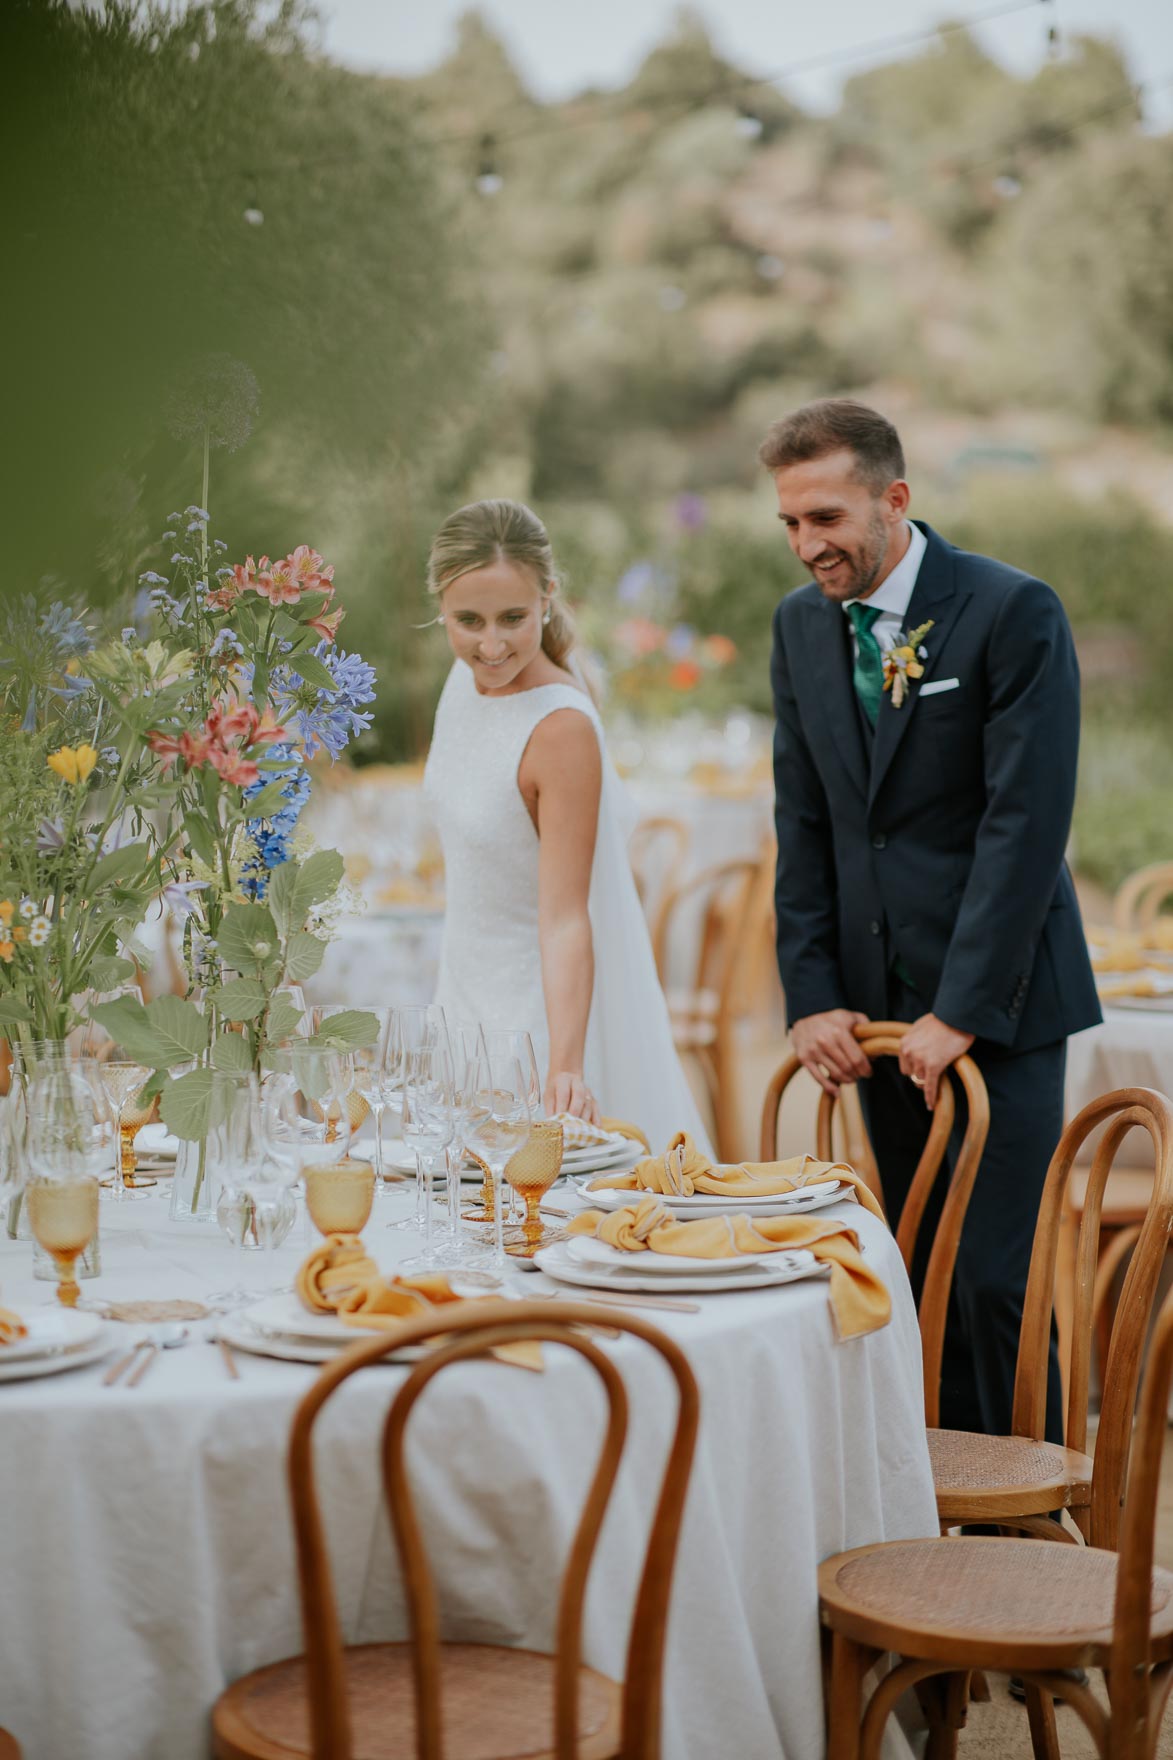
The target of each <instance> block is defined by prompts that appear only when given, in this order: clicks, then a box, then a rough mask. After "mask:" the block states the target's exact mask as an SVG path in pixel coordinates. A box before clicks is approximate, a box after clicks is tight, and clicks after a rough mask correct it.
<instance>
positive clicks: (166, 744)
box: [147, 733, 208, 770]
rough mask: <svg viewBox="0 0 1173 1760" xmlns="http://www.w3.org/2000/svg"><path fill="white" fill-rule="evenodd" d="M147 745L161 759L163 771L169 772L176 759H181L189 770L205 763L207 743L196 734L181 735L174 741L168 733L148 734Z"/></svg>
mask: <svg viewBox="0 0 1173 1760" xmlns="http://www.w3.org/2000/svg"><path fill="white" fill-rule="evenodd" d="M147 744H148V745H149V746H150V748H151V750H152V751H153V752H154V754H155V756H156V757H157V758H162V760H163V768H164V769H165V770H170V768H171V766H172V764H174V762H175V760H176V758H182V759H183V761H184V763H185V764H186V766H187V768H188V769H189V770H195V769H196V768H197V767H198V766H199V765H200V764H204V763H206V762H207V758H208V742H207V740H206V739H203V738H201V737H200V736H199V735H198V734H193V733H181V734H180V736H179V738H178V739H176V738H175V737H174V736H173V735H172V734H169V733H148V735H147Z"/></svg>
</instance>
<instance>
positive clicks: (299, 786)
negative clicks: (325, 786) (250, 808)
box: [242, 744, 311, 899]
mask: <svg viewBox="0 0 1173 1760" xmlns="http://www.w3.org/2000/svg"><path fill="white" fill-rule="evenodd" d="M269 757H270V759H272V760H273V761H274V762H279V763H281V764H282V765H284V768H283V769H280V770H266V771H263V772H262V774H261V777H260V780H259V781H257V782H253V783H250V784H249V786H248V787H247V788H246V789H245V790H244V798H245V800H246V801H247V800H253V799H255V798H256V796H257V795H259V794H260V792H261V790H262V789H263V788H267V787H268V786H269V784H270V783H271V782H276V781H278V780H282V779H283V782H284V786H283V787H282V790H281V794H282V805H281V806H280V807H279V808H278V809H277V811H276V812H275V813H271V814H270V815H269V817H268V818H267V819H250V820H249V822H248V833H249V836H250V837H251V839H252V842H253V847H254V850H255V852H256V853H255V855H252V856H250V857H249V859H248V861H247V862H246V863H245V864H244V869H243V873H242V885H243V889H244V892H245V893H246V895H247V896H248V897H249V898H252V899H258V898H264V896H265V894H266V892H267V891H268V889H269V875H270V874H271V873H272V871H273V869H274V868H279V867H280V866H281V864H282V863H283V862H287V861H288V860H289V857H290V854H291V853H292V849H291V846H292V839H293V833H294V830H295V829H296V827H297V821H298V819H299V818H300V817H301V814H302V811H303V809H304V807H305V804H306V802H307V801H308V800H309V798H310V788H311V784H310V779H309V774H308V772H307V770H306V767H305V759H304V758H303V756H302V754H301V753H300V752H299V751H298V750H297V748H296V747H295V746H291V745H287V744H281V745H274V746H271V747H270V749H269Z"/></svg>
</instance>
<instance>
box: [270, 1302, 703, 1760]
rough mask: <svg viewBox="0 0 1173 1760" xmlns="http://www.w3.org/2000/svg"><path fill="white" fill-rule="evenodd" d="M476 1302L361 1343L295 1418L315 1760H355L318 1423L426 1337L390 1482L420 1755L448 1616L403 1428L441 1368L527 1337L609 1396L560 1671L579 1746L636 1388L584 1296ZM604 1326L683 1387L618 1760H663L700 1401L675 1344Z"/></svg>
mask: <svg viewBox="0 0 1173 1760" xmlns="http://www.w3.org/2000/svg"><path fill="white" fill-rule="evenodd" d="M502 1307H503V1304H502V1303H501V1302H500V1301H476V1302H467V1303H462V1304H459V1305H455V1306H454V1308H453V1309H445V1308H440V1309H434V1310H433V1311H432V1312H430V1313H428V1314H421V1315H420V1316H419V1318H418V1319H416V1318H413V1319H411V1320H406V1321H404V1322H403V1324H402V1325H401V1326H398V1327H397V1328H396V1329H395V1331H394V1332H393V1333H386V1334H382V1335H380V1336H379V1337H378V1338H375V1339H372V1340H370V1341H369V1342H363V1343H361V1344H358V1345H356V1346H355V1347H354V1348H353V1349H351V1350H348V1351H346V1352H345V1353H344V1354H343V1355H342V1356H341V1357H339V1358H337V1359H336V1360H335V1361H334V1362H333V1363H331V1364H329V1365H328V1366H327V1367H326V1368H325V1369H324V1370H323V1371H322V1373H321V1375H319V1377H318V1379H317V1381H316V1382H315V1383H314V1385H313V1387H312V1388H311V1389H310V1391H309V1393H308V1394H307V1395H306V1396H305V1398H304V1399H303V1400H302V1402H301V1404H300V1406H299V1407H298V1409H297V1412H296V1414H295V1415H294V1420H293V1429H292V1432H291V1435H290V1441H289V1457H288V1472H289V1483H290V1492H291V1496H292V1501H293V1521H294V1532H295V1535H296V1539H297V1560H298V1579H299V1586H300V1592H301V1609H302V1621H303V1625H304V1631H305V1656H306V1677H307V1682H308V1687H309V1701H310V1728H311V1732H312V1740H313V1754H314V1760H352V1743H351V1727H350V1716H349V1708H348V1704H347V1696H346V1676H345V1669H344V1661H343V1645H342V1635H341V1631H340V1628H339V1624H338V1612H337V1606H336V1602H335V1597H334V1590H333V1582H332V1577H331V1572H330V1564H329V1559H328V1556H327V1552H326V1545H325V1536H324V1532H323V1526H322V1517H321V1511H320V1507H319V1503H318V1496H317V1490H316V1486H315V1475H314V1458H313V1428H314V1423H315V1421H316V1419H317V1417H318V1414H319V1412H320V1411H321V1409H322V1407H323V1406H324V1405H325V1403H326V1401H327V1400H328V1399H329V1397H330V1395H331V1394H332V1393H334V1392H335V1390H336V1389H337V1388H338V1387H340V1386H341V1384H342V1383H343V1382H344V1381H346V1380H348V1379H349V1378H350V1376H351V1375H354V1374H357V1372H358V1371H359V1370H360V1369H365V1368H367V1367H368V1366H369V1365H370V1364H372V1363H377V1362H379V1361H380V1359H381V1358H383V1357H385V1356H386V1355H387V1354H388V1353H389V1352H390V1351H395V1350H400V1349H402V1348H403V1346H404V1345H407V1344H415V1343H419V1342H421V1341H422V1340H424V1339H428V1340H436V1339H439V1340H440V1343H439V1344H438V1345H437V1346H436V1348H435V1349H434V1350H432V1351H430V1352H429V1354H428V1355H427V1356H426V1357H425V1358H424V1359H423V1361H421V1362H419V1363H417V1364H416V1365H415V1366H414V1367H413V1368H412V1369H411V1370H410V1372H409V1373H408V1375H407V1377H406V1379H405V1381H404V1382H403V1385H402V1386H401V1387H400V1389H399V1391H398V1392H397V1394H396V1395H395V1398H394V1399H393V1401H392V1402H391V1407H390V1410H389V1412H388V1414H387V1420H386V1423H385V1425H384V1430H383V1448H382V1461H383V1484H384V1491H385V1495H386V1498H387V1504H388V1509H389V1512H390V1516H391V1525H392V1529H393V1531H394V1534H395V1540H396V1544H397V1547H398V1551H399V1558H400V1563H401V1566H402V1570H403V1576H404V1584H405V1589H406V1597H407V1605H408V1612H409V1617H410V1622H411V1635H412V1640H413V1645H414V1658H413V1661H414V1673H415V1701H416V1730H417V1737H416V1741H417V1754H418V1756H419V1760H442V1756H443V1739H442V1733H441V1731H442V1712H441V1705H440V1636H439V1631H440V1616H439V1602H438V1598H437V1594H436V1584H435V1578H434V1576H433V1574H432V1570H431V1566H430V1564H429V1562H428V1558H427V1554H426V1552H425V1549H424V1544H423V1538H422V1535H421V1532H420V1525H419V1520H418V1517H417V1515H416V1509H415V1499H414V1497H413V1495H412V1491H411V1486H410V1483H409V1481H408V1476H407V1468H406V1463H405V1458H404V1436H405V1431H406V1427H407V1422H408V1419H409V1417H410V1416H411V1412H412V1410H413V1408H414V1406H415V1403H416V1401H417V1400H418V1399H419V1397H420V1395H421V1394H422V1393H423V1391H424V1389H425V1388H426V1387H427V1386H428V1385H429V1383H430V1382H431V1381H433V1380H434V1379H435V1377H436V1376H437V1375H439V1374H440V1373H441V1372H442V1371H443V1370H444V1369H446V1368H448V1367H449V1366H450V1365H451V1364H453V1363H459V1362H465V1361H467V1360H468V1359H469V1358H470V1357H480V1356H484V1355H485V1353H486V1352H488V1351H490V1350H492V1349H494V1348H495V1347H497V1346H499V1345H504V1344H516V1343H519V1342H521V1341H523V1340H539V1341H541V1342H542V1343H546V1344H561V1345H565V1346H567V1348H568V1349H570V1350H573V1351H577V1352H578V1354H579V1356H581V1357H584V1358H585V1359H586V1361H587V1362H588V1363H590V1365H591V1367H592V1368H593V1369H594V1370H595V1372H596V1373H597V1375H598V1376H599V1379H600V1380H601V1381H602V1383H603V1389H604V1392H605V1394H606V1399H607V1420H606V1427H605V1430H604V1435H603V1442H602V1447H601V1449H600V1451H599V1456H598V1460H597V1462H596V1465H595V1471H594V1475H593V1477H592V1479H591V1483H590V1487H589V1490H588V1492H587V1496H586V1501H585V1503H584V1505H583V1509H582V1515H581V1517H580V1519H579V1523H578V1527H577V1529H576V1531H575V1534H574V1538H573V1540H572V1542H571V1546H570V1552H569V1556H568V1559H567V1563H566V1568H565V1572H564V1574H563V1578H562V1588H561V1593H560V1596H559V1602H558V1615H557V1647H556V1656H555V1677H554V1724H555V1727H554V1732H553V1745H552V1752H553V1754H554V1755H555V1756H556V1760H574V1756H575V1754H576V1752H577V1738H576V1731H577V1727H578V1724H577V1699H578V1687H579V1668H580V1666H581V1662H582V1619H583V1603H584V1600H585V1596H586V1585H587V1577H588V1574H589V1571H590V1567H591V1561H592V1559H593V1557H594V1552H595V1547H596V1545H597V1543H598V1538H599V1531H600V1529H601V1527H602V1524H603V1518H604V1516H605V1514H606V1510H607V1505H608V1502H609V1499H610V1496H611V1492H612V1489H613V1488H614V1484H615V1478H616V1474H617V1472H618V1470H619V1463H620V1460H621V1458H622V1455H623V1449H624V1444H625V1441H626V1435H627V1393H626V1389H625V1388H624V1385H623V1379H622V1377H621V1376H620V1374H619V1371H618V1369H617V1368H616V1367H615V1364H614V1363H613V1362H612V1360H611V1358H610V1357H609V1356H607V1355H606V1354H605V1353H604V1352H603V1351H601V1350H600V1349H599V1347H598V1345H597V1344H596V1343H594V1341H593V1340H592V1339H591V1338H590V1337H589V1336H588V1335H587V1332H586V1331H584V1330H583V1329H584V1328H596V1329H597V1328H598V1326H599V1324H600V1320H599V1310H598V1308H597V1307H590V1306H589V1305H588V1304H587V1303H585V1302H563V1301H557V1302H542V1301H533V1302H511V1303H510V1304H509V1311H508V1317H507V1318H506V1317H503V1315H502ZM606 1325H607V1326H608V1327H609V1328H613V1329H614V1330H616V1331H619V1332H625V1333H631V1334H632V1335H633V1336H634V1337H636V1338H640V1339H643V1340H644V1342H645V1343H647V1344H649V1345H650V1346H651V1347H652V1348H653V1350H655V1351H657V1352H658V1353H659V1355H660V1356H661V1357H662V1358H663V1360H664V1362H665V1363H666V1364H667V1366H668V1369H669V1371H670V1373H671V1374H672V1376H673V1379H674V1380H675V1382H676V1389H677V1396H678V1407H677V1417H676V1427H675V1430H674V1432H673V1435H672V1439H671V1443H670V1445H669V1449H668V1454H667V1460H666V1464H665V1467H664V1472H663V1476H662V1478H661V1482H660V1490H659V1496H658V1498H657V1500H656V1505H655V1509H654V1512H653V1515H652V1522H651V1529H650V1532H649V1537H648V1544H647V1550H646V1552H645V1554H644V1564H643V1571H642V1573H641V1576H640V1581H639V1588H638V1590H637V1592H636V1599H635V1608H634V1613H633V1617H632V1623H631V1633H630V1637H629V1640H628V1646H627V1662H626V1669H625V1674H624V1687H623V1710H622V1743H623V1746H622V1755H623V1760H657V1756H658V1755H659V1751H660V1717H661V1676H662V1672H663V1661H664V1635H665V1628H666V1625H667V1618H668V1602H669V1597H670V1594H671V1587H672V1573H673V1569H674V1566H675V1560H676V1546H677V1540H678V1538H679V1534H680V1522H681V1516H682V1514H683V1510H684V1499H685V1494H686V1492H687V1490H688V1480H689V1474H690V1472H691V1469H692V1457H693V1451H694V1449H695V1445H696V1433H697V1423H698V1418H699V1411H700V1396H699V1393H698V1390H697V1385H696V1380H695V1378H694V1376H693V1373H692V1370H691V1369H690V1368H689V1365H688V1361H687V1359H686V1358H685V1356H684V1353H683V1352H682V1351H681V1349H680V1347H679V1346H678V1345H677V1344H675V1343H674V1342H673V1341H672V1340H671V1339H670V1338H667V1337H666V1336H665V1335H664V1333H662V1332H659V1331H658V1330H657V1329H656V1328H655V1327H653V1326H649V1325H648V1324H647V1323H646V1322H645V1321H643V1320H640V1319H638V1318H635V1317H633V1316H632V1315H629V1314H624V1313H621V1312H615V1313H614V1314H612V1313H611V1311H610V1310H608V1313H607V1317H606Z"/></svg>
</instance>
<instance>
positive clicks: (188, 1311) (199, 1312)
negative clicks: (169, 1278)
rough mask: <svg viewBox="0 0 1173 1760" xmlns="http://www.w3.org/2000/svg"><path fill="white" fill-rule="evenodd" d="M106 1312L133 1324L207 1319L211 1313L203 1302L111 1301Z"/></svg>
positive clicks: (111, 1317) (112, 1317)
mask: <svg viewBox="0 0 1173 1760" xmlns="http://www.w3.org/2000/svg"><path fill="white" fill-rule="evenodd" d="M105 1311H106V1314H107V1315H108V1317H109V1318H110V1319H111V1320H129V1321H130V1322H132V1323H133V1324H136V1325H142V1324H143V1323H144V1322H148V1323H151V1324H153V1323H155V1322H157V1321H162V1320H206V1319H207V1317H208V1315H209V1314H210V1313H211V1311H212V1310H211V1309H210V1308H205V1307H204V1304H203V1303H202V1302H185V1301H182V1300H179V1299H177V1300H175V1301H171V1302H110V1303H108V1304H107V1306H106V1310H105Z"/></svg>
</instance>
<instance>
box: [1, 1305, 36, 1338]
mask: <svg viewBox="0 0 1173 1760" xmlns="http://www.w3.org/2000/svg"><path fill="white" fill-rule="evenodd" d="M28 1335H29V1329H28V1327H27V1326H26V1325H25V1323H24V1321H23V1320H22V1319H21V1317H20V1315H19V1314H14V1313H13V1312H12V1309H11V1308H0V1344H15V1343H16V1341H17V1339H18V1338H27V1337H28Z"/></svg>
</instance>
